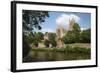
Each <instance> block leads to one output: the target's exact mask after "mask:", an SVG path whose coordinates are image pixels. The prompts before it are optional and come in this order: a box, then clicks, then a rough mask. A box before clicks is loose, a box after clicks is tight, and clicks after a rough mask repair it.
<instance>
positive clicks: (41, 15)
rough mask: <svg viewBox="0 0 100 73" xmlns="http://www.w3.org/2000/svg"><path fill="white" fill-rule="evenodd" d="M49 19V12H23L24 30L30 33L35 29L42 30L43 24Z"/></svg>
mask: <svg viewBox="0 0 100 73" xmlns="http://www.w3.org/2000/svg"><path fill="white" fill-rule="evenodd" d="M46 17H49V14H48V12H47V11H34V10H23V30H24V31H25V32H26V31H28V32H30V31H32V30H34V28H37V29H41V25H40V24H41V23H42V22H44V21H45V18H46Z"/></svg>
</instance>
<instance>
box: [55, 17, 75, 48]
mask: <svg viewBox="0 0 100 73" xmlns="http://www.w3.org/2000/svg"><path fill="white" fill-rule="evenodd" d="M74 24H75V19H74V18H72V19H70V20H69V28H68V30H73V25H74ZM68 30H67V29H65V28H64V27H61V26H58V27H57V29H56V36H57V37H56V41H57V47H58V48H61V47H63V41H62V37H63V36H64V35H65V33H66V32H67V31H68Z"/></svg>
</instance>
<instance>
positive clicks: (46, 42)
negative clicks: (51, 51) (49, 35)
mask: <svg viewBox="0 0 100 73" xmlns="http://www.w3.org/2000/svg"><path fill="white" fill-rule="evenodd" d="M49 44H50V42H49V40H47V39H46V40H45V41H44V45H45V46H46V47H49Z"/></svg>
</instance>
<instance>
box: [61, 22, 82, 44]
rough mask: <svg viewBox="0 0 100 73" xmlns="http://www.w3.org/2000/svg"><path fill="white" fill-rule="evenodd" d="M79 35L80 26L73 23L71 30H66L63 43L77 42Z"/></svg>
mask: <svg viewBox="0 0 100 73" xmlns="http://www.w3.org/2000/svg"><path fill="white" fill-rule="evenodd" d="M79 37H80V26H79V24H78V23H75V24H74V25H73V27H72V30H70V31H67V32H66V34H65V36H64V37H63V38H62V40H63V42H64V43H65V44H70V43H77V42H79Z"/></svg>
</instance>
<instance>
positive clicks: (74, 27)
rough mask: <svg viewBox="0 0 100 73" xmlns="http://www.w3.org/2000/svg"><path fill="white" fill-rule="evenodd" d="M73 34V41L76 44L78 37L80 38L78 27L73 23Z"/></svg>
mask: <svg viewBox="0 0 100 73" xmlns="http://www.w3.org/2000/svg"><path fill="white" fill-rule="evenodd" d="M72 31H73V34H74V36H75V38H74V41H75V42H76V43H77V42H79V36H80V31H81V30H80V26H79V24H78V23H75V24H74V25H73V30H72Z"/></svg>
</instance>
